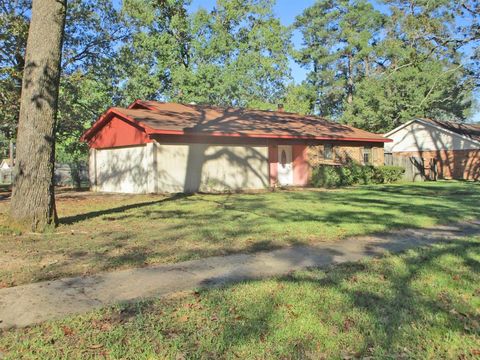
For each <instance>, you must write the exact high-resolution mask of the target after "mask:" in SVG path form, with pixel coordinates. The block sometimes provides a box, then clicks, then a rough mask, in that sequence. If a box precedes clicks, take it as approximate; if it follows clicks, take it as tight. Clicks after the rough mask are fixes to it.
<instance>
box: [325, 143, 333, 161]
mask: <svg viewBox="0 0 480 360" xmlns="http://www.w3.org/2000/svg"><path fill="white" fill-rule="evenodd" d="M323 158H324V159H325V160H333V145H332V144H325V145H323Z"/></svg>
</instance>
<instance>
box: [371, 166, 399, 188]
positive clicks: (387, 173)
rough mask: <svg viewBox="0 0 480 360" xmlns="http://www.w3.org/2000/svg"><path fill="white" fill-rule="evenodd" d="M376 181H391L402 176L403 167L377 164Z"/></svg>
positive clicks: (387, 182)
mask: <svg viewBox="0 0 480 360" xmlns="http://www.w3.org/2000/svg"><path fill="white" fill-rule="evenodd" d="M375 170H376V175H377V183H385V184H389V183H393V182H397V181H398V180H400V179H401V178H402V175H403V173H404V172H405V169H404V168H402V167H400V166H379V167H377V168H375Z"/></svg>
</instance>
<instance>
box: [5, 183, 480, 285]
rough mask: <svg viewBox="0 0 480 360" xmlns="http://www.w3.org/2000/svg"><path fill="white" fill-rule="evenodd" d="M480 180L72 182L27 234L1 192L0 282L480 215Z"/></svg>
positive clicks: (335, 237)
mask: <svg viewBox="0 0 480 360" xmlns="http://www.w3.org/2000/svg"><path fill="white" fill-rule="evenodd" d="M478 204H480V184H479V183H466V182H438V183H416V184H397V185H384V186H363V187H357V188H351V189H342V190H319V191H311V190H304V191H301V190H299V191H278V192H264V193H258V194H231V195H191V196H186V195H173V196H162V195H136V196H127V195H124V196H122V195H98V194H92V193H89V192H64V193H62V194H60V195H59V196H58V198H57V207H58V213H59V216H60V221H61V224H60V226H59V227H58V228H57V229H56V230H55V231H54V232H48V233H45V234H41V235H38V234H29V233H25V234H18V233H16V232H15V231H14V230H12V229H10V228H9V225H8V220H7V217H6V213H7V211H8V201H7V200H1V198H0V287H2V286H3V287H5V286H15V285H19V284H24V283H29V282H36V281H41V280H50V279H55V278H59V277H65V276H74V275H87V274H92V273H96V272H99V271H109V270H114V269H120V268H128V267H141V266H145V265H150V264H158V263H173V262H178V261H183V260H189V259H197V258H202V257H207V256H212V255H224V254H231V253H238V252H250V251H258V250H263V249H273V248H280V247H285V246H290V245H296V244H309V245H315V244H317V243H319V242H325V241H335V240H338V239H340V238H342V237H346V236H352V235H363V234H369V233H373V232H382V231H388V230H391V229H398V228H406V227H429V226H434V225H435V224H438V223H446V224H448V223H452V222H456V221H462V220H468V219H474V218H477V219H478V218H480V206H479V205H478Z"/></svg>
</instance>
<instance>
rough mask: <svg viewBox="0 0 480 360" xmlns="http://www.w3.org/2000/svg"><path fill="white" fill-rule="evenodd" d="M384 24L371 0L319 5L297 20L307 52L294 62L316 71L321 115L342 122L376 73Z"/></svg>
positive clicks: (330, 0) (324, 0) (312, 76)
mask: <svg viewBox="0 0 480 360" xmlns="http://www.w3.org/2000/svg"><path fill="white" fill-rule="evenodd" d="M383 20H384V18H383V16H382V14H381V13H380V12H379V11H377V10H375V9H374V8H373V6H372V5H371V4H370V3H369V2H367V1H366V0H353V1H352V0H319V1H317V2H316V3H315V4H314V5H313V6H311V7H309V8H307V9H306V10H305V11H304V12H303V14H301V15H300V16H298V17H297V19H296V22H295V28H296V29H298V30H300V32H301V33H302V36H303V47H302V48H301V49H300V50H299V51H297V52H296V53H294V56H295V58H296V59H297V61H298V62H299V63H300V64H301V65H303V66H305V67H306V68H308V69H309V70H310V72H309V73H308V75H307V81H308V83H309V84H311V85H312V86H313V88H314V89H315V92H316V99H315V111H316V112H318V113H319V114H320V115H324V116H333V117H338V116H340V115H341V113H342V111H343V105H344V102H347V103H351V102H352V101H353V97H354V92H355V86H356V84H357V82H359V81H360V80H361V79H362V78H363V77H365V76H369V74H370V73H371V71H372V68H373V65H374V60H375V54H374V46H375V44H376V42H378V40H379V32H380V29H381V25H382V22H383Z"/></svg>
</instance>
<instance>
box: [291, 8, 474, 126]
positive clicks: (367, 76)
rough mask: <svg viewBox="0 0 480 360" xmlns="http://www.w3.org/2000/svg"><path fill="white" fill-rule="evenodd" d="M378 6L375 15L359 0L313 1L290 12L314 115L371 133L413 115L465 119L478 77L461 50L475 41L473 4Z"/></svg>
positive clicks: (471, 102)
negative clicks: (301, 43)
mask: <svg viewBox="0 0 480 360" xmlns="http://www.w3.org/2000/svg"><path fill="white" fill-rule="evenodd" d="M384 3H385V5H386V6H388V11H386V10H382V12H380V11H379V10H376V9H374V8H373V7H372V6H371V5H370V4H369V3H367V2H366V1H364V0H320V1H317V2H316V3H315V4H314V5H313V6H311V7H310V8H308V9H306V10H305V12H304V13H303V14H302V15H301V16H299V17H297V22H296V24H295V25H296V28H297V29H299V30H300V31H301V33H302V35H303V38H304V46H303V47H302V48H301V49H300V50H299V51H298V52H297V53H296V59H297V61H298V62H299V63H300V64H302V65H304V66H305V67H306V68H307V69H309V73H308V82H309V84H310V85H311V86H312V87H313V89H314V90H313V91H312V92H311V93H312V94H313V95H314V98H315V105H316V108H315V110H316V112H318V113H320V114H322V115H329V116H333V117H336V118H338V119H339V120H340V121H342V122H344V123H348V124H351V125H354V126H357V127H360V128H363V129H367V130H370V131H374V132H386V131H388V130H391V129H392V128H394V127H396V126H398V125H400V124H402V123H404V122H406V121H409V120H411V119H412V118H415V117H435V118H440V119H442V118H448V119H449V120H459V121H461V120H465V119H466V118H468V117H469V115H470V114H471V109H472V106H473V105H474V104H473V101H472V96H473V90H474V86H475V82H476V81H475V78H476V77H477V75H476V74H475V71H474V67H472V66H471V65H470V63H475V61H474V60H475V59H474V57H473V58H472V59H471V60H472V61H465V60H466V57H465V56H464V55H463V54H462V52H461V51H462V49H463V50H464V49H465V47H467V46H471V47H475V46H478V42H479V40H478V38H479V37H478V26H475V24H478V19H479V17H480V11H479V9H480V8H479V7H478V5H475V6H474V5H473V4H471V1H463V2H461V4H459V3H458V2H455V1H452V0H442V1H414V2H408V3H407V2H404V1H398V0H384ZM465 13H466V14H467V15H465ZM459 22H460V23H467V24H471V26H470V27H468V26H464V27H460V28H458V27H457V26H456V24H457V23H459ZM469 33H470V36H468V34H469ZM473 53H475V51H473Z"/></svg>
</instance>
